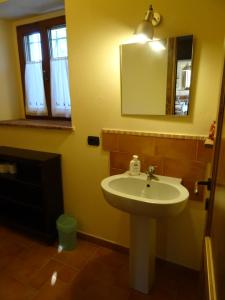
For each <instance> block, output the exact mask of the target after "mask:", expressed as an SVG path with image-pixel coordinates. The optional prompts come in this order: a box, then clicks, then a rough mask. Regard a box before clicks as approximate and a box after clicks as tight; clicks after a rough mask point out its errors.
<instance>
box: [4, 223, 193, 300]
mask: <svg viewBox="0 0 225 300" xmlns="http://www.w3.org/2000/svg"><path fill="white" fill-rule="evenodd" d="M0 271H1V272H0V299H1V300H89V299H91V300H145V299H146V300H148V299H149V300H195V299H196V300H197V299H198V297H197V286H198V273H197V272H194V271H190V270H188V269H185V268H183V267H180V266H177V265H173V264H170V263H166V262H163V261H160V260H157V263H156V279H155V284H154V287H153V289H152V291H151V293H150V294H149V295H144V294H142V293H139V292H136V291H134V290H132V289H130V288H129V287H128V255H126V254H123V253H120V252H117V251H113V250H110V249H108V248H104V247H102V246H99V245H96V244H93V243H90V242H87V241H84V240H79V241H78V244H77V247H76V249H75V250H73V251H68V252H61V253H58V252H57V246H55V247H53V246H52V247H50V246H47V245H45V244H41V243H40V242H38V241H36V240H32V239H30V238H28V237H26V236H24V235H21V234H19V233H16V232H14V231H12V230H10V229H7V228H5V227H0Z"/></svg>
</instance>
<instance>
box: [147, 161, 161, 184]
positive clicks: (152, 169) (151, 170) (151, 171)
mask: <svg viewBox="0 0 225 300" xmlns="http://www.w3.org/2000/svg"><path fill="white" fill-rule="evenodd" d="M155 168H156V167H154V166H149V167H148V170H147V171H146V174H147V186H148V187H149V186H150V181H151V180H152V179H154V180H159V178H158V177H157V176H156V175H154V173H155Z"/></svg>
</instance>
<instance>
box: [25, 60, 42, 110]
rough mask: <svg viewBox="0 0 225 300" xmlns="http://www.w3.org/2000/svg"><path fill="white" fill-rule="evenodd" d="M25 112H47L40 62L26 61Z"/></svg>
mask: <svg viewBox="0 0 225 300" xmlns="http://www.w3.org/2000/svg"><path fill="white" fill-rule="evenodd" d="M25 89H26V112H27V113H28V114H38V115H40V114H43V115H46V114H47V106H46V100H45V90H44V82H43V71H42V63H41V62H35V63H33V62H32V63H26V66H25Z"/></svg>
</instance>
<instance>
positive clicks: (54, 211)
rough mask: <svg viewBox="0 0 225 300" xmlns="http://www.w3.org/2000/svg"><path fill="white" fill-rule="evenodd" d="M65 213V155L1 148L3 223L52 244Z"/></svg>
mask: <svg viewBox="0 0 225 300" xmlns="http://www.w3.org/2000/svg"><path fill="white" fill-rule="evenodd" d="M7 168H8V169H7ZM62 213H63V196H62V178H61V155H60V154H56V153H48V152H40V151H33V150H25V149H18V148H12V147H5V146H0V221H1V222H4V223H7V224H9V225H11V226H15V227H17V228H19V229H22V230H24V231H27V232H29V233H31V234H33V235H35V236H37V237H40V238H42V239H44V240H45V241H46V242H49V243H51V242H53V241H54V240H55V238H56V234H57V232H56V220H57V218H58V217H59V215H61V214H62Z"/></svg>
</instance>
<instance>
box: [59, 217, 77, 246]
mask: <svg viewBox="0 0 225 300" xmlns="http://www.w3.org/2000/svg"><path fill="white" fill-rule="evenodd" d="M56 224H57V230H58V236H59V245H60V246H61V247H62V249H63V250H73V249H74V248H75V246H76V241H77V237H76V230H77V222H76V220H75V219H74V218H73V217H71V216H69V215H66V214H64V215H61V216H60V217H59V218H58V219H57V221H56Z"/></svg>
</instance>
